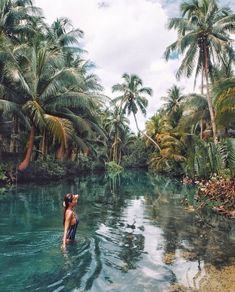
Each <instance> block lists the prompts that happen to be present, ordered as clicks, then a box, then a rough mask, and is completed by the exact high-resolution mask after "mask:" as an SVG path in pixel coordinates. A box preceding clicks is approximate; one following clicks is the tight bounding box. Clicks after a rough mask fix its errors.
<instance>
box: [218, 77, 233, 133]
mask: <svg viewBox="0 0 235 292" xmlns="http://www.w3.org/2000/svg"><path fill="white" fill-rule="evenodd" d="M213 90H214V94H215V109H216V122H217V123H218V125H222V126H224V127H225V128H229V127H231V126H234V122H235V120H234V116H235V77H231V78H227V79H224V80H222V81H220V82H217V83H216V84H215V86H214V89H213Z"/></svg>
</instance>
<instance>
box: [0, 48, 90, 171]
mask: <svg viewBox="0 0 235 292" xmlns="http://www.w3.org/2000/svg"><path fill="white" fill-rule="evenodd" d="M36 43H37V42H36ZM2 50H3V51H2V52H4V56H5V57H8V60H7V62H6V64H5V67H4V72H5V75H4V78H5V79H6V80H7V81H8V84H11V87H12V88H17V91H18V95H19V98H18V99H17V104H19V105H20V106H21V108H22V111H23V113H24V115H25V116H26V117H27V119H28V121H29V123H30V136H29V141H28V148H27V152H26V156H25V159H24V160H23V161H22V163H21V164H20V165H19V169H20V170H24V169H25V168H26V167H27V166H28V164H29V161H30V158H31V155H32V150H33V145H34V137H35V133H36V131H39V132H43V131H44V130H45V129H46V130H47V131H49V133H51V134H52V135H53V136H54V137H55V139H56V140H57V141H58V142H59V143H60V145H61V147H62V148H63V149H64V148H66V146H67V140H68V135H70V134H71V131H72V128H73V127H72V124H71V122H69V120H70V116H69V114H68V113H67V112H66V109H67V110H69V108H71V109H76V108H78V107H80V108H83V109H84V112H85V109H86V108H87V107H88V106H89V104H88V102H87V99H86V96H82V93H81V94H79V92H78V91H77V90H74V89H75V88H76V86H77V84H79V81H80V76H79V74H78V73H77V72H76V70H75V69H74V68H67V67H65V66H64V58H63V54H61V53H60V51H58V50H57V51H56V50H50V47H48V45H47V44H46V43H42V44H40V45H38V44H36V45H35V46H33V47H28V46H18V47H14V49H13V52H12V47H11V46H10V45H9V46H8V47H6V46H5V47H4V48H2ZM2 54H3V53H2ZM5 84H7V82H5ZM6 91H7V88H6ZM60 109H64V116H61V115H62V113H61V115H59V114H58V113H59V112H61V111H60ZM66 114H67V116H65V115H66ZM91 115H92V114H91ZM71 119H72V118H71Z"/></svg>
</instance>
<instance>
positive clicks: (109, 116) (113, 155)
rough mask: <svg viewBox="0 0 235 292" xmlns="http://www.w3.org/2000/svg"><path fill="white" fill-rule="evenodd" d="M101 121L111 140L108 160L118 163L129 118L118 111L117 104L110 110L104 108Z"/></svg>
mask: <svg viewBox="0 0 235 292" xmlns="http://www.w3.org/2000/svg"><path fill="white" fill-rule="evenodd" d="M103 123H104V127H105V129H106V131H107V133H108V138H109V140H110V142H111V147H110V160H113V161H115V162H116V163H118V164H119V163H120V161H121V146H122V143H123V140H124V137H125V132H128V127H127V126H128V124H129V120H128V119H127V118H126V117H125V116H124V113H123V112H120V109H119V108H118V107H117V106H114V108H113V109H112V110H111V111H110V110H106V115H105V118H104V121H103Z"/></svg>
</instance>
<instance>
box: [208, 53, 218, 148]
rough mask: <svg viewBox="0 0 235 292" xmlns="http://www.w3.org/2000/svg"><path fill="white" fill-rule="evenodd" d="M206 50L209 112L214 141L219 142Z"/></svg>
mask: <svg viewBox="0 0 235 292" xmlns="http://www.w3.org/2000/svg"><path fill="white" fill-rule="evenodd" d="M205 52H206V53H205V76H206V90H207V103H208V107H209V112H210V118H211V126H212V132H213V139H214V143H215V144H217V142H218V139H217V133H216V124H215V112H214V108H213V105H212V99H211V96H210V91H209V81H208V79H209V77H208V48H206V50H205Z"/></svg>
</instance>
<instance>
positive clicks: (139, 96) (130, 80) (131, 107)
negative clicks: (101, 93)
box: [112, 73, 160, 149]
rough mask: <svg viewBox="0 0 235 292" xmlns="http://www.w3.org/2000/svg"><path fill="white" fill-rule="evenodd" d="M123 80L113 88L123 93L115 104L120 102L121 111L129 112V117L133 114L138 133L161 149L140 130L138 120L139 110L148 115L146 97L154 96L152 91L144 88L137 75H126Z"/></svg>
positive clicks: (114, 90) (115, 100) (116, 99)
mask: <svg viewBox="0 0 235 292" xmlns="http://www.w3.org/2000/svg"><path fill="white" fill-rule="evenodd" d="M122 78H123V79H124V82H123V83H121V84H120V83H118V84H115V85H113V87H112V91H113V92H121V95H120V96H118V97H116V98H115V99H114V100H113V102H114V103H117V102H119V106H120V110H121V111H123V112H124V113H126V112H127V114H128V115H130V114H133V116H134V120H135V124H136V128H137V130H138V132H140V133H142V134H143V135H144V136H146V137H147V138H148V139H149V140H151V141H152V143H154V144H155V145H156V147H157V148H158V149H160V148H159V146H158V144H157V143H156V142H155V141H154V140H153V139H152V138H151V137H149V136H148V135H147V134H146V133H145V132H143V131H141V130H140V129H139V126H138V122H137V119H136V114H137V112H138V109H140V111H141V112H142V113H143V114H144V115H146V107H147V105H148V100H147V98H146V96H151V95H152V89H151V88H150V87H143V82H142V80H141V79H140V78H139V77H138V76H137V75H135V74H131V75H129V74H127V73H124V74H123V76H122Z"/></svg>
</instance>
